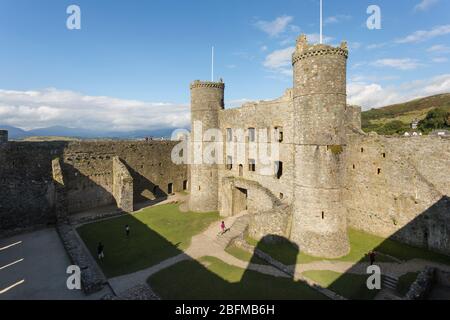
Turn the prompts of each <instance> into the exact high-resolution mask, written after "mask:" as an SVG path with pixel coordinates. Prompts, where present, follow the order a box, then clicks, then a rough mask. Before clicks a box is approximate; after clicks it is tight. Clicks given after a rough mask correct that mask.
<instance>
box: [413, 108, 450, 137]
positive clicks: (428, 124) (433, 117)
mask: <svg viewBox="0 0 450 320" xmlns="http://www.w3.org/2000/svg"><path fill="white" fill-rule="evenodd" d="M449 117H450V112H448V111H446V110H444V109H441V108H435V109H433V110H431V111H429V112H428V113H427V115H426V117H425V119H423V120H422V121H420V122H419V129H420V130H421V131H423V132H430V131H432V130H436V129H446V128H449V127H450V126H449V123H448V118H449Z"/></svg>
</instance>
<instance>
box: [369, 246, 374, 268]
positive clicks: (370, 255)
mask: <svg viewBox="0 0 450 320" xmlns="http://www.w3.org/2000/svg"><path fill="white" fill-rule="evenodd" d="M375 256H376V254H375V251H373V250H372V251H370V252H369V261H370V265H373V264H374V263H375Z"/></svg>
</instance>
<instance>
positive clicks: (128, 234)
mask: <svg viewBox="0 0 450 320" xmlns="http://www.w3.org/2000/svg"><path fill="white" fill-rule="evenodd" d="M125 234H126V236H127V238H129V237H130V226H129V225H126V226H125Z"/></svg>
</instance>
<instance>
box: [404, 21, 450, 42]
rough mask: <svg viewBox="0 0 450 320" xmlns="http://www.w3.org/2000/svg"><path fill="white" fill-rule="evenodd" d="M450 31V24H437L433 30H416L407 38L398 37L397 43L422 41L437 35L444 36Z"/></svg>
mask: <svg viewBox="0 0 450 320" xmlns="http://www.w3.org/2000/svg"><path fill="white" fill-rule="evenodd" d="M449 33H450V24H447V25H442V26H436V27H434V28H433V29H431V30H419V31H416V32H414V33H412V34H410V35H408V36H406V37H405V38H402V39H398V40H397V41H396V42H397V43H415V42H422V41H425V40H428V39H432V38H435V37H439V36H443V35H446V34H449Z"/></svg>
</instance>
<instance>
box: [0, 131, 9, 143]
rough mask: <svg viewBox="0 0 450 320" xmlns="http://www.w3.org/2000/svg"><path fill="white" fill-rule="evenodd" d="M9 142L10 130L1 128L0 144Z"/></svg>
mask: <svg viewBox="0 0 450 320" xmlns="http://www.w3.org/2000/svg"><path fill="white" fill-rule="evenodd" d="M7 142H8V130H0V144H2V143H7Z"/></svg>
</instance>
